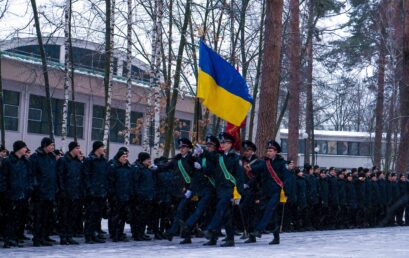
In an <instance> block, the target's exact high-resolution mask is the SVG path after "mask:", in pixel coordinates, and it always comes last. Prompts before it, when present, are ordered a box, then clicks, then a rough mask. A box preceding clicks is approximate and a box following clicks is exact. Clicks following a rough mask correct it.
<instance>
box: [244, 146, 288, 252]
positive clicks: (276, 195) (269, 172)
mask: <svg viewBox="0 0 409 258" xmlns="http://www.w3.org/2000/svg"><path fill="white" fill-rule="evenodd" d="M280 152H281V146H280V145H279V144H278V143H277V142H276V141H274V140H271V141H269V142H268V144H267V153H266V157H265V159H264V162H260V163H256V164H255V165H253V166H251V168H252V171H253V172H254V173H255V175H256V177H257V179H258V182H260V184H261V200H260V202H261V208H262V209H263V214H262V217H261V219H260V221H258V223H257V225H256V227H255V230H254V232H252V233H251V234H250V237H251V238H252V240H253V241H252V242H255V238H256V237H261V233H262V232H263V231H264V229H265V228H266V227H267V225H268V224H269V222H270V221H271V219H273V223H274V231H273V234H274V239H273V240H272V241H271V242H270V243H269V244H271V245H277V244H279V243H280V235H279V233H280V226H279V224H278V218H277V216H276V215H277V206H278V203H279V202H280V196H281V197H283V195H284V188H291V187H292V186H291V185H292V184H293V182H291V181H290V180H291V177H290V173H289V171H288V170H287V168H286V162H285V160H284V159H283V158H282V157H281V155H280Z"/></svg>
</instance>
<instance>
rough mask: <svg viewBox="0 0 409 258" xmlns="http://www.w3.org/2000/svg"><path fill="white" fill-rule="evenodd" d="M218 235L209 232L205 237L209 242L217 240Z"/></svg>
mask: <svg viewBox="0 0 409 258" xmlns="http://www.w3.org/2000/svg"><path fill="white" fill-rule="evenodd" d="M216 235H217V233H215V232H212V231H209V230H208V231H206V232H205V237H206V239H207V240H211V239H214V238H216Z"/></svg>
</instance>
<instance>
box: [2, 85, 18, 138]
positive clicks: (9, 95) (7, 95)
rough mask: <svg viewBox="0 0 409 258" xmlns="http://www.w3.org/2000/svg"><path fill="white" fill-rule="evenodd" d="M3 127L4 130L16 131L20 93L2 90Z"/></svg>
mask: <svg viewBox="0 0 409 258" xmlns="http://www.w3.org/2000/svg"><path fill="white" fill-rule="evenodd" d="M3 94H4V127H5V129H6V130H10V131H18V115H19V106H20V93H19V92H16V91H9V90H4V91H3Z"/></svg>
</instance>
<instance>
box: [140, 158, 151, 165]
mask: <svg viewBox="0 0 409 258" xmlns="http://www.w3.org/2000/svg"><path fill="white" fill-rule="evenodd" d="M142 164H143V165H144V166H146V167H150V166H151V165H152V160H151V159H145V160H144V161H143V162H142Z"/></svg>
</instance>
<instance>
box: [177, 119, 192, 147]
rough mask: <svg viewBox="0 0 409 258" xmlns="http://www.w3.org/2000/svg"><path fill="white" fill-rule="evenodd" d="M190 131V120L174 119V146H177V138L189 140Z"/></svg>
mask: <svg viewBox="0 0 409 258" xmlns="http://www.w3.org/2000/svg"><path fill="white" fill-rule="evenodd" d="M190 129H191V122H190V120H185V119H176V121H175V137H174V141H175V143H174V144H175V146H178V142H177V141H178V139H179V138H187V139H190Z"/></svg>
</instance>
